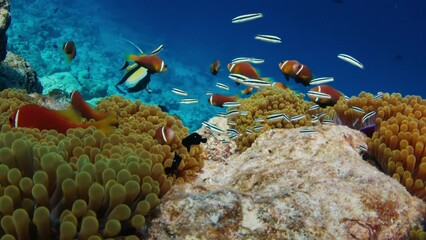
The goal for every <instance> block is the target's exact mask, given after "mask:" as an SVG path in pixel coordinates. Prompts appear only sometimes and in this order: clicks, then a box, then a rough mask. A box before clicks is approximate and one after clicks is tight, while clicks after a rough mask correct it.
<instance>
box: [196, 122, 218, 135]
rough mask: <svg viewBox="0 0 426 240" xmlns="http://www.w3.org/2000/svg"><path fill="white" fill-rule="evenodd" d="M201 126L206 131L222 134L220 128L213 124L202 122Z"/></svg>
mask: <svg viewBox="0 0 426 240" xmlns="http://www.w3.org/2000/svg"><path fill="white" fill-rule="evenodd" d="M201 124H202V125H203V126H205V127H206V128H207V129H209V130H211V131H213V132H217V133H223V130H222V129H221V128H220V127H218V126H216V125H215V124H213V123H209V122H206V121H203V122H202V123H201Z"/></svg>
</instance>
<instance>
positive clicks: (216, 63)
mask: <svg viewBox="0 0 426 240" xmlns="http://www.w3.org/2000/svg"><path fill="white" fill-rule="evenodd" d="M219 67H220V62H219V60H216V61H214V62H213V63H212V64H211V65H210V72H211V73H212V74H213V75H214V76H216V75H217V73H218V72H219Z"/></svg>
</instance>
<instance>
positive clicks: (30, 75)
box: [0, 51, 43, 93]
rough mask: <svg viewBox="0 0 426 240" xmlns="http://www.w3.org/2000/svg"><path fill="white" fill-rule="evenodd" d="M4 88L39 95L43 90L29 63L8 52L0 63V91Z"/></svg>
mask: <svg viewBox="0 0 426 240" xmlns="http://www.w3.org/2000/svg"><path fill="white" fill-rule="evenodd" d="M6 88H18V89H25V90H26V91H27V93H34V92H36V93H41V92H42V90H43V87H42V86H41V84H40V82H39V80H38V78H37V73H36V72H35V71H34V70H33V68H32V67H31V65H30V63H29V62H27V61H26V60H25V59H24V58H22V57H21V56H19V55H16V54H14V53H12V52H9V51H8V52H7V55H6V58H5V59H4V61H3V62H1V63H0V91H1V90H4V89H6Z"/></svg>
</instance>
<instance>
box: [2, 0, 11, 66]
mask: <svg viewBox="0 0 426 240" xmlns="http://www.w3.org/2000/svg"><path fill="white" fill-rule="evenodd" d="M9 6H10V4H9V1H8V0H0V62H1V61H3V60H4V59H5V58H6V53H7V51H6V45H7V35H6V31H7V29H8V28H9V26H10V20H11V18H10V12H9Z"/></svg>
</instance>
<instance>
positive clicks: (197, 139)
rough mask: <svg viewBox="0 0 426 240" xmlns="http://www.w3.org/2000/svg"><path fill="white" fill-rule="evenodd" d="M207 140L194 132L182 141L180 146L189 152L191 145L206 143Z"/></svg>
mask: <svg viewBox="0 0 426 240" xmlns="http://www.w3.org/2000/svg"><path fill="white" fill-rule="evenodd" d="M206 142H207V138H205V137H203V136H201V135H200V134H198V133H196V132H194V133H191V134H190V135H188V136H187V137H185V138H184V139H182V145H183V146H185V147H186V150H188V152H189V150H191V145H199V144H200V143H206Z"/></svg>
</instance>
